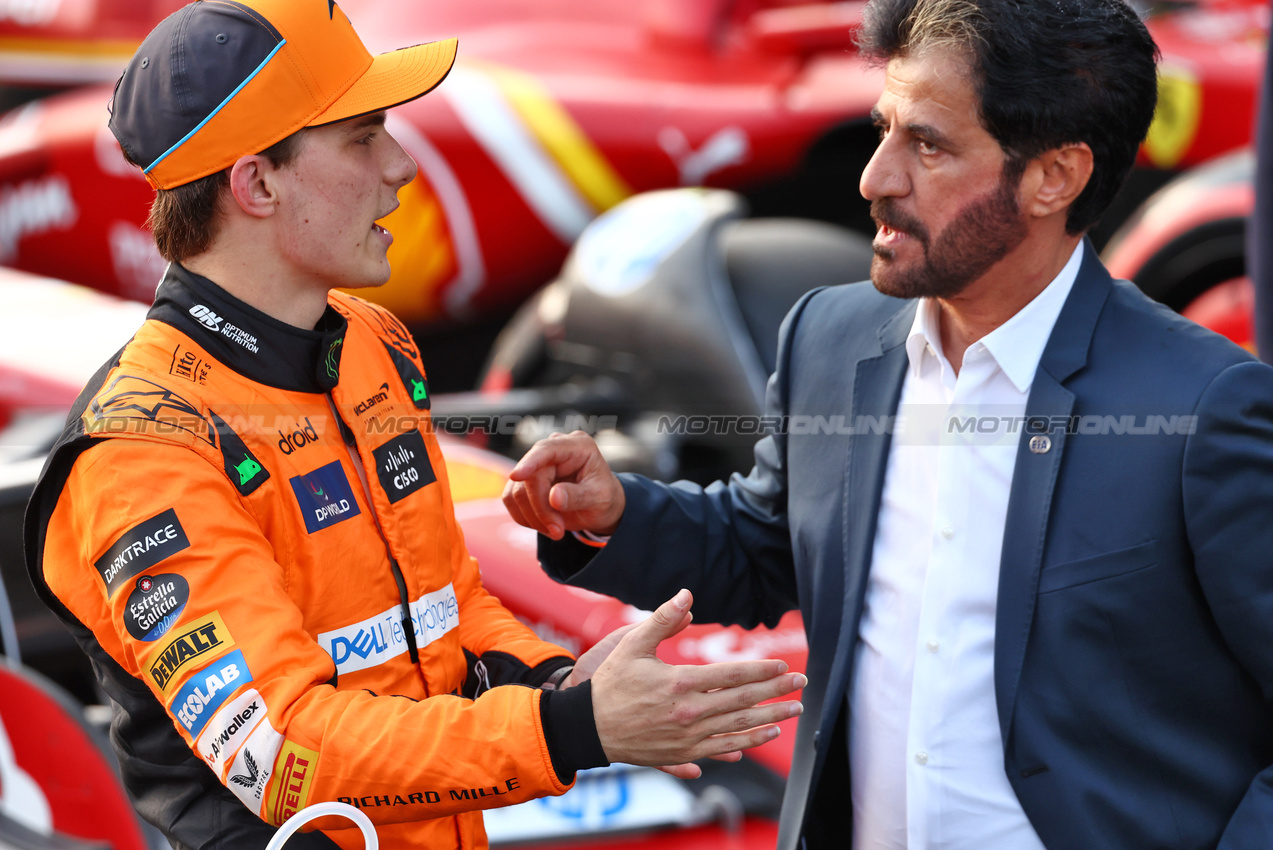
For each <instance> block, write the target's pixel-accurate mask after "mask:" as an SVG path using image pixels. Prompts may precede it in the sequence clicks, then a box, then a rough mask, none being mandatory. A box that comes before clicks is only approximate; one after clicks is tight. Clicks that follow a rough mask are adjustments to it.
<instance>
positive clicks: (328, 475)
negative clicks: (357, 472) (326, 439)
mask: <svg viewBox="0 0 1273 850" xmlns="http://www.w3.org/2000/svg"><path fill="white" fill-rule="evenodd" d="M291 484H292V492H293V493H295V494H296V503H297V504H298V505H300V508H301V515H302V516H303V517H304V518H305V530H306V531H308V532H309V533H310V534H313V533H314V532H315V531H319V530H320V529H324V528H328V527H329V526H333V525H335V524H336V523H338V522H344V521H345V520H347V519H349V518H351V517H356V516H358V514H360V513H362V511H361V510H360V509H359V507H358V501H357V500H356V499H354V491H353V488H352V487H350V486H349V478H348V477H347V476H346V475H345V470H344V469H343V468H342V467H341V465H340V461H338V460H334V461H332V462H331V463H329V464H327V465H326V466H320V467H319V468H318V469H315V470H314V471H313V472H307V473H305V474H304V475H297V476H296V477H295V478H293V479H292V480H291Z"/></svg>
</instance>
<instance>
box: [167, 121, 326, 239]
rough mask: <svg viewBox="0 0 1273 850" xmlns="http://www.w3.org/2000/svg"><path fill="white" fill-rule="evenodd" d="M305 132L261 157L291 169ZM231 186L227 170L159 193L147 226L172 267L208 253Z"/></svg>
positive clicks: (273, 147)
mask: <svg viewBox="0 0 1273 850" xmlns="http://www.w3.org/2000/svg"><path fill="white" fill-rule="evenodd" d="M304 132H305V131H304V130H300V131H298V132H295V133H293V134H292V135H290V136H288V137H286V138H284V139H283V140H282V141H279V142H276V143H274V144H273V145H271V146H270V147H268V148H266V149H265V150H263V151H261V156H263V157H265V158H266V159H268V160H269V161H270V162H271V163H272V164H273V165H274V167H275V168H282V167H283V166H285V165H290V164H291V163H292V161H293V160H295V159H296V154H297V153H299V152H300V149H301V145H300V140H301V133H304ZM229 185H230V170H229V169H228V168H227V169H224V170H222V171H218V172H216V173H215V174H209V175H208V176H207V177H201V178H199V179H198V180H195V181H193V182H190V183H186V184H183V185H181V186H174V187H173V188H171V189H160V190H158V191H157V192H156V193H155V201H154V203H152V204H151V205H150V217H149V218H148V219H147V220H146V225H147V226H148V227H149V228H150V232H151V233H152V234H154V237H155V247H157V248H158V249H159V254H160V256H162V257H163V258H164V259H165V260H167V261H169V262H171V263H180V262H182V261H184V260H186V259H188V258H190V257H194V256H196V255H198V254H202V253H203V252H204V251H206V250H208V248H209V246H211V245H212V240H213V239H215V238H216V235H217V226H218V224H219V223H220V217H221V194H222V192H223V191H224V190H225V189H226V188H227V187H228V186H229Z"/></svg>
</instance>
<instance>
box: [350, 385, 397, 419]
mask: <svg viewBox="0 0 1273 850" xmlns="http://www.w3.org/2000/svg"><path fill="white" fill-rule="evenodd" d="M388 400H389V382H388V381H386V382H385V383H383V384H381V385H380V392H378V393H376V394H375V395H373V396H370V397H369V398H366V399H364V400H362V401H360V402H358V404H356V405H354V415H355V416H362V415H363V414H364V413H366V412H367V411H368V410H371V409H372V408H373V407H375V406H376V405H377V404H380V403H381V402H383V401H388Z"/></svg>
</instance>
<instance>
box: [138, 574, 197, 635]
mask: <svg viewBox="0 0 1273 850" xmlns="http://www.w3.org/2000/svg"><path fill="white" fill-rule="evenodd" d="M189 601H190V584H189V583H188V582H187V581H186V580H185V579H184V578H183V577H181V576H179V575H177V574H175V573H169V574H166V575H157V576H142V577H141V578H139V579H137V584H136V586H135V588H134V590H133V592H132V593H130V594H129V595H128V602H127V604H126V607H125V608H124V627H125V628H126V629H128V633H129V634H130V635H132V636H133V637H135V638H136V639H137V640H144V641H152V640H159V638H161V637H163V636H164V634H166V633H167V631H168V630H169V629H171V628H172V627H173V624H174V623H176V622H177V618H178V617H180V616H181V612H182V611H184V610H185V608H186V603H187V602H189Z"/></svg>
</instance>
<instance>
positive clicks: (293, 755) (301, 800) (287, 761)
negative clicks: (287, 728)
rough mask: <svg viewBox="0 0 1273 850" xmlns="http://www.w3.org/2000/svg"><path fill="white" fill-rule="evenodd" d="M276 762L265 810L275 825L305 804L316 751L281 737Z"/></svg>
mask: <svg viewBox="0 0 1273 850" xmlns="http://www.w3.org/2000/svg"><path fill="white" fill-rule="evenodd" d="M275 764H276V765H277V768H276V775H275V777H274V781H273V782H271V783H270V786H271V787H270V796H269V799H268V800H267V802H266V806H267V808H266V812H267V813H268V817H267V820H269V822H270V823H272V824H274V825H275V826H278V825H280V824H282V823H283V821H285V820H287V819H288V818H290V817H291V816H292V815H294V814H296V813H297V812H299V811H300V810H301V809H303V808H305V806H306V805H307V804H308V802H309V789H310V785H311V784H313V779H314V769H315V768H316V767H317V766H318V753H316V752H314V751H313V750H307V749H305V748H304V747H302V746H301V745H300V744H297V743H294V742H292V741H284V742H283V749H282V750H280V751H279V754H278V761H277V762H275Z"/></svg>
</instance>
